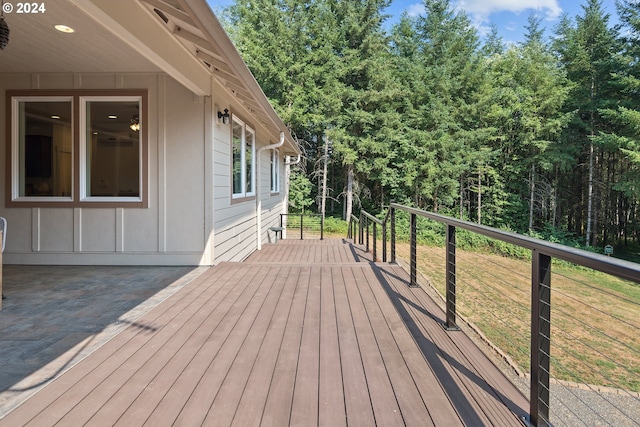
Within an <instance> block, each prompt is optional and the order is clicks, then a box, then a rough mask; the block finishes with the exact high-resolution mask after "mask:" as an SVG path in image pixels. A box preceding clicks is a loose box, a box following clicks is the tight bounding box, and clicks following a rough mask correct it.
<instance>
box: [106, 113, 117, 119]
mask: <svg viewBox="0 0 640 427" xmlns="http://www.w3.org/2000/svg"><path fill="white" fill-rule="evenodd" d="M107 117H108V118H110V119H111V120H115V119H117V118H118V116H116V115H115V114H111V115H109V116H107Z"/></svg>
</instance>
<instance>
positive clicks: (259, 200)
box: [256, 132, 284, 250]
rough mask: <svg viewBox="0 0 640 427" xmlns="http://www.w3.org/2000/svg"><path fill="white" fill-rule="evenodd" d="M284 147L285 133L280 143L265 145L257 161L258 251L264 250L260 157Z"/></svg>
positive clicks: (281, 134)
mask: <svg viewBox="0 0 640 427" xmlns="http://www.w3.org/2000/svg"><path fill="white" fill-rule="evenodd" d="M283 145H284V132H280V141H278V142H277V143H275V144H271V145H265V146H264V147H260V148H258V154H257V159H256V238H257V239H256V241H257V242H258V250H262V198H261V195H260V188H261V186H260V176H261V173H260V155H261V154H262V152H263V151H266V150H274V149H276V148H280V147H282V146H283Z"/></svg>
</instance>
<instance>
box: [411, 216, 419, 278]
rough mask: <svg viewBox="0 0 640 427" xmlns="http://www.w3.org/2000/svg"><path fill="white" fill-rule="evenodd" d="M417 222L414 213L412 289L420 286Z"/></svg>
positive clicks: (412, 229) (412, 223) (412, 219)
mask: <svg viewBox="0 0 640 427" xmlns="http://www.w3.org/2000/svg"><path fill="white" fill-rule="evenodd" d="M416 222H417V217H416V214H414V213H412V214H411V249H410V252H411V255H410V261H409V264H410V270H411V273H410V281H409V286H411V287H417V286H418V280H417V271H418V254H417V246H418V242H417V237H416Z"/></svg>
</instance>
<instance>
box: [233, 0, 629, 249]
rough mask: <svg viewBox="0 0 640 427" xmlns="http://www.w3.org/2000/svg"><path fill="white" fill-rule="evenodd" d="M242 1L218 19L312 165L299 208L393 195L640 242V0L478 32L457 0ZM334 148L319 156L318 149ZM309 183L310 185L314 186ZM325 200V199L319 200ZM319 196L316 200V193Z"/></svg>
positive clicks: (588, 237)
mask: <svg viewBox="0 0 640 427" xmlns="http://www.w3.org/2000/svg"><path fill="white" fill-rule="evenodd" d="M389 4H390V1H389V0H350V1H341V0H236V1H235V4H234V5H232V6H230V7H229V8H228V9H226V10H225V12H224V14H223V16H222V21H223V24H224V25H225V28H226V29H227V31H228V32H229V34H230V36H231V38H232V39H233V41H234V43H235V44H236V46H237V47H238V49H239V51H240V52H241V54H242V56H243V58H244V59H245V61H246V63H247V64H248V66H249V68H250V69H251V71H252V72H253V74H254V76H255V77H256V79H257V81H258V82H259V83H260V85H261V87H262V88H263V90H264V92H265V94H266V95H267V97H268V98H269V99H270V101H271V102H272V104H273V105H274V107H275V109H276V110H277V112H278V113H279V114H280V116H281V117H282V118H283V120H284V122H285V123H286V124H287V125H288V126H289V127H290V130H291V133H292V135H294V137H296V138H297V139H298V141H299V142H300V144H301V146H302V147H303V148H304V150H305V158H306V168H303V169H302V172H299V173H298V174H294V177H293V179H292V203H293V204H294V205H297V207H298V208H303V207H304V206H305V205H309V204H312V203H313V197H315V194H316V193H317V194H320V189H319V186H320V183H322V181H323V180H322V179H321V177H322V174H323V170H324V162H325V161H326V162H327V168H326V170H327V181H328V187H329V195H330V199H329V202H328V204H327V206H328V213H330V212H331V211H333V212H334V213H339V214H342V215H346V216H348V215H349V213H351V211H352V209H353V208H354V207H355V208H356V209H357V207H359V206H361V207H363V208H365V209H367V210H369V211H372V212H380V211H382V210H383V209H384V207H385V206H386V205H388V203H389V201H390V200H394V201H396V202H398V203H403V204H409V205H412V206H415V207H418V208H421V209H426V210H430V211H434V212H439V213H444V214H448V215H452V216H456V217H460V218H463V219H467V220H471V221H476V222H479V223H482V224H485V225H490V226H495V227H500V228H507V229H510V230H514V231H518V232H524V233H527V232H530V233H534V234H536V235H541V236H543V237H546V238H555V239H558V240H561V241H563V240H567V239H569V238H574V239H575V240H576V241H579V242H581V244H582V245H585V246H602V245H605V244H617V245H627V244H631V243H635V244H637V243H638V242H640V96H639V95H640V1H638V0H618V1H617V2H616V9H617V14H618V21H619V24H617V25H615V26H614V25H612V24H611V22H610V21H611V17H610V16H609V15H608V14H607V13H605V11H604V9H603V7H602V2H601V1H599V0H584V4H583V5H582V13H581V14H579V15H578V16H574V17H569V16H564V17H563V18H562V19H561V21H560V23H559V24H558V25H556V26H555V27H554V28H553V29H550V30H551V36H550V37H547V36H545V29H544V28H543V27H542V23H543V21H542V19H541V18H539V17H537V16H536V15H533V14H532V15H530V16H529V19H528V25H527V26H526V27H525V28H526V35H525V39H524V41H523V42H521V43H518V44H507V43H505V42H504V41H503V40H502V39H501V38H499V37H498V36H497V30H496V29H495V27H494V28H493V29H492V31H491V33H490V34H489V35H487V36H485V37H484V38H482V39H481V37H480V35H479V34H478V31H477V30H476V29H475V28H474V26H473V25H472V23H471V21H470V19H469V17H468V16H467V15H466V14H465V13H464V12H463V11H456V10H454V9H453V7H452V5H451V4H450V2H449V0H423V4H424V9H425V13H424V14H422V15H421V16H416V17H412V16H408V15H407V14H404V15H403V16H402V17H401V18H400V20H399V21H398V22H397V23H396V24H395V25H393V26H391V27H390V28H387V26H386V25H385V20H386V19H387V18H388V17H387V16H385V14H384V10H385V8H386V7H388V6H389ZM325 153H326V154H325ZM309 188H313V191H312V192H311V193H312V194H311V195H310V197H304V193H305V191H306V190H305V189H309ZM317 205H318V206H319V205H320V203H319V202H318V203H317ZM310 208H313V206H311V207H310Z"/></svg>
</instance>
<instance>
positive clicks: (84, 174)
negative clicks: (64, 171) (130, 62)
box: [78, 96, 146, 203]
mask: <svg viewBox="0 0 640 427" xmlns="http://www.w3.org/2000/svg"><path fill="white" fill-rule="evenodd" d="M135 101H138V103H139V105H140V108H141V107H142V97H140V96H80V120H79V125H80V131H79V138H80V144H79V145H80V149H79V153H78V158H79V159H80V181H79V183H78V184H79V187H80V200H81V201H83V202H90V203H96V202H109V203H118V202H122V203H132V202H134V203H135V202H138V203H139V202H142V194H143V192H142V176H140V177H138V186H139V188H140V192H139V193H140V194H139V195H138V196H132V197H127V196H89V195H87V190H88V189H87V180H88V179H89V172H88V170H89V168H88V161H87V152H88V149H87V144H88V141H87V126H88V125H89V123H87V103H89V102H114V103H115V102H135ZM138 120H139V123H140V131H138V134H139V135H140V136H139V143H140V144H141V145H142V134H141V133H140V132H141V131H142V129H143V128H144V126H146V122H143V120H142V118H140V117H139V118H138ZM138 154H139V155H138V171H139V173H140V174H142V168H143V166H142V163H143V159H142V150H140V151H139V153H138Z"/></svg>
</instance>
